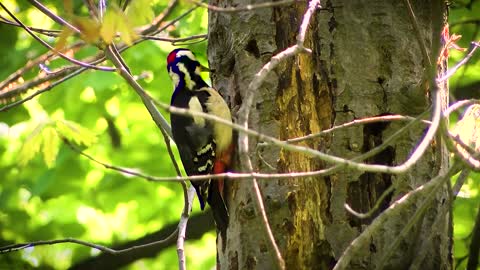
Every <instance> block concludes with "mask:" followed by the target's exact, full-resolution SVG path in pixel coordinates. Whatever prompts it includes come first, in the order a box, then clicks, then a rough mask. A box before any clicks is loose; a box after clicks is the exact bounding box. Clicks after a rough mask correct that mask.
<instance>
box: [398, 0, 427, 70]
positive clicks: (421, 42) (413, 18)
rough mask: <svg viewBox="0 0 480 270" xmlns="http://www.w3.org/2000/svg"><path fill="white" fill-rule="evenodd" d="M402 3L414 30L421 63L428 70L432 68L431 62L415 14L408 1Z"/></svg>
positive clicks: (404, 0)
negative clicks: (420, 54)
mask: <svg viewBox="0 0 480 270" xmlns="http://www.w3.org/2000/svg"><path fill="white" fill-rule="evenodd" d="M403 2H404V3H405V5H406V6H407V10H408V15H409V17H410V22H411V23H412V26H413V29H414V30H415V36H416V37H417V41H418V44H419V45H420V51H421V52H422V56H423V61H424V62H425V64H426V65H428V67H429V68H430V67H432V65H433V62H432V60H431V59H430V55H428V51H427V45H426V44H425V40H424V38H423V37H422V33H421V31H420V27H419V26H418V21H417V17H416V16H415V12H414V11H413V8H412V4H411V3H410V0H403Z"/></svg>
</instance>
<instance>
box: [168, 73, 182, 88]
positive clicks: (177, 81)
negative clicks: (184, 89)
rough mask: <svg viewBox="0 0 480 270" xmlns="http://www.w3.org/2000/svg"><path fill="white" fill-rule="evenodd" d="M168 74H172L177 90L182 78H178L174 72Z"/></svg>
mask: <svg viewBox="0 0 480 270" xmlns="http://www.w3.org/2000/svg"><path fill="white" fill-rule="evenodd" d="M168 74H170V78H171V79H172V82H173V84H174V85H175V88H177V86H178V83H179V82H180V77H179V76H178V74H177V73H175V72H173V71H170V72H169V73H168Z"/></svg>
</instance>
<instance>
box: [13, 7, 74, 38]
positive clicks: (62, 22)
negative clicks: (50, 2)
mask: <svg viewBox="0 0 480 270" xmlns="http://www.w3.org/2000/svg"><path fill="white" fill-rule="evenodd" d="M28 1H29V2H30V4H32V5H33V6H35V7H36V8H37V9H39V10H40V11H41V12H43V14H45V15H47V16H48V17H50V18H51V19H52V20H54V21H55V22H56V23H58V24H60V25H64V26H67V27H68V28H70V29H71V30H73V31H74V32H76V33H81V31H80V30H79V29H78V28H76V27H75V26H73V25H72V24H70V23H69V22H67V21H65V20H64V19H63V18H62V17H60V16H58V15H56V14H55V13H53V12H52V11H51V10H49V9H48V8H47V7H46V6H44V5H42V4H41V3H40V2H38V1H36V0H28ZM17 23H18V22H17Z"/></svg>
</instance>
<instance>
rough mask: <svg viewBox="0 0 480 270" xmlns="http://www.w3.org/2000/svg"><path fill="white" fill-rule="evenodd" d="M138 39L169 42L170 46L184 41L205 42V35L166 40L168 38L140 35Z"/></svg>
mask: <svg viewBox="0 0 480 270" xmlns="http://www.w3.org/2000/svg"><path fill="white" fill-rule="evenodd" d="M140 37H141V38H143V39H149V40H158V41H165V42H170V43H172V44H175V43H176V42H185V41H191V40H195V42H200V41H204V40H207V34H200V35H193V36H189V37H184V38H168V37H156V36H148V35H141V36H140Z"/></svg>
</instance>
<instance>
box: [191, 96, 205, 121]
mask: <svg viewBox="0 0 480 270" xmlns="http://www.w3.org/2000/svg"><path fill="white" fill-rule="evenodd" d="M188 108H189V109H190V110H191V111H194V112H203V108H202V104H200V100H198V98H197V97H196V96H193V97H192V98H191V99H190V101H189V102H188ZM193 122H194V123H195V125H197V126H200V127H204V126H205V118H203V117H200V116H193Z"/></svg>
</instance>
